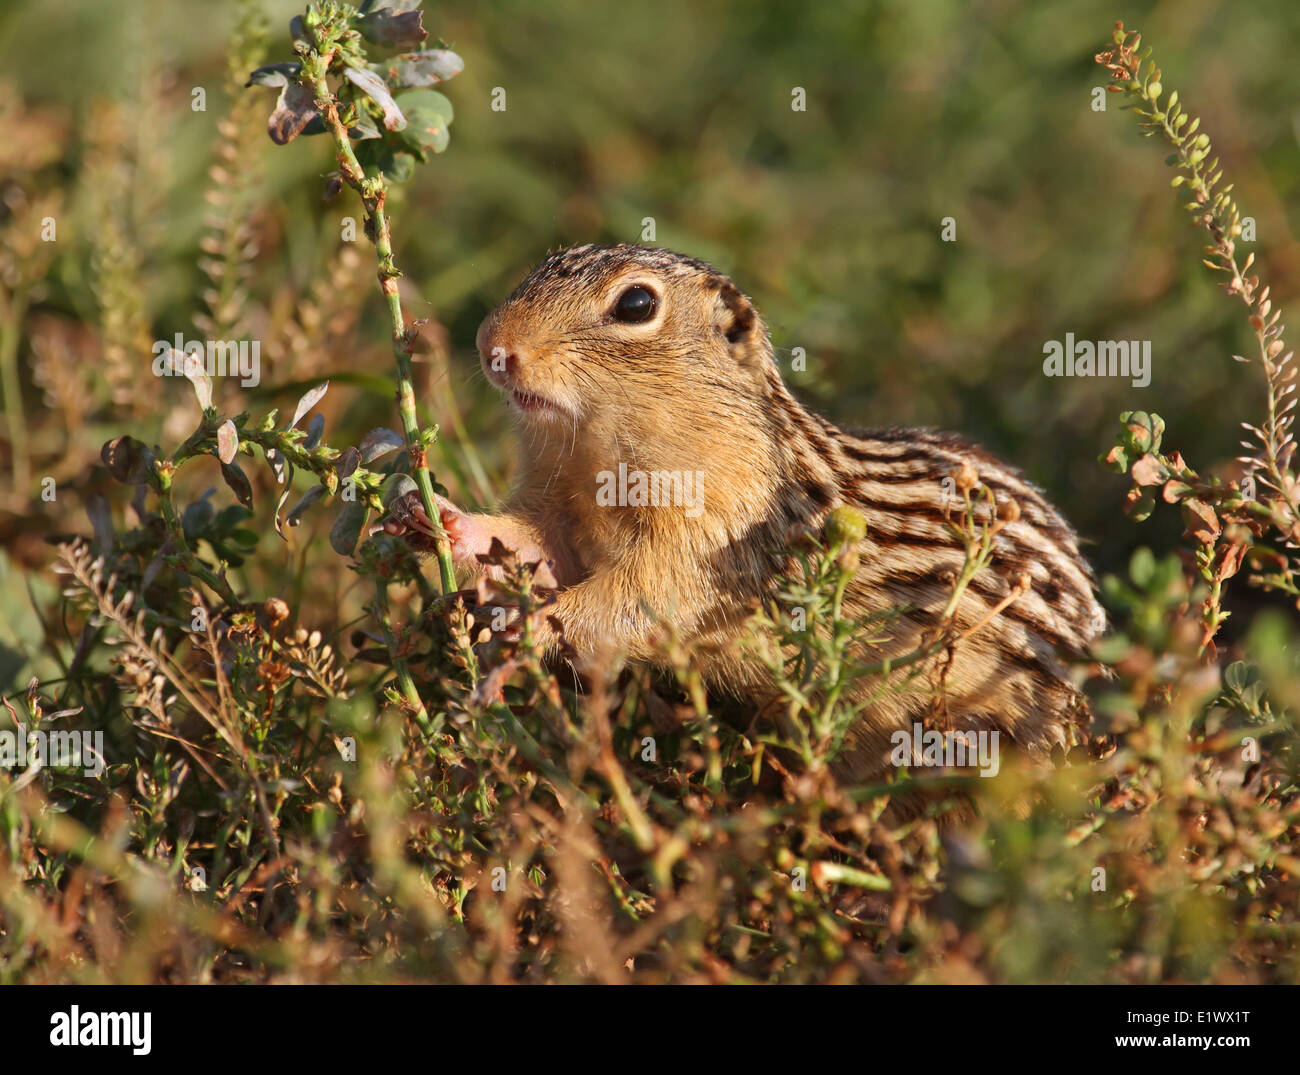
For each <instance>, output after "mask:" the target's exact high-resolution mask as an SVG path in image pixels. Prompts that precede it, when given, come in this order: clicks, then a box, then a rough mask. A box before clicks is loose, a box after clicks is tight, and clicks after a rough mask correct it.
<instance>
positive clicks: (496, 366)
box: [474, 316, 519, 386]
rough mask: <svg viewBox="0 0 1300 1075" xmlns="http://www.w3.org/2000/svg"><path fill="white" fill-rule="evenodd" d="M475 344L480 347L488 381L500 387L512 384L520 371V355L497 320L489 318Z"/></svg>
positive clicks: (481, 327)
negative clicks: (501, 329)
mask: <svg viewBox="0 0 1300 1075" xmlns="http://www.w3.org/2000/svg"><path fill="white" fill-rule="evenodd" d="M474 342H475V343H476V344H477V345H478V352H479V356H480V357H481V359H482V362H483V372H484V373H486V374H487V376H488V380H490V381H492V382H493V383H494V384H496V385H498V386H505V385H507V384H509V383H511V382H512V381H513V380H514V378H515V374H516V373H517V372H518V370H519V354H518V351H517V349H516V348H515V347H514V346H512V343H511V341H509V340H507V339H506V338H505V334H504V333H502V332H501V331H500V328H499V326H498V324H497V321H496V318H494V317H491V316H489V317H488V318H486V319H485V320H484V322H483V324H482V325H480V326H479V330H478V336H477V338H476V339H475V341H474Z"/></svg>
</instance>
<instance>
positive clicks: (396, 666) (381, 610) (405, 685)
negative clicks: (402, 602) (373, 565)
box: [375, 576, 435, 735]
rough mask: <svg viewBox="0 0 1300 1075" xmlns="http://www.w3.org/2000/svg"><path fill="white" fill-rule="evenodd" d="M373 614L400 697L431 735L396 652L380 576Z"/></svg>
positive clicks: (426, 717)
mask: <svg viewBox="0 0 1300 1075" xmlns="http://www.w3.org/2000/svg"><path fill="white" fill-rule="evenodd" d="M375 612H376V616H375V619H377V620H378V621H379V626H380V629H381V630H382V631H383V632H384V643H385V644H386V645H387V646H388V657H389V659H390V660H391V661H392V662H393V672H394V673H396V675H397V685H398V687H400V688H401V691H402V696H403V697H404V698H405V699H406V701H407V702H408V703H409V704H410V706H411V708H412V709H413V710H414V711H415V722H416V723H417V724H418V725H419V726H420V730H421V731H423V732H424V733H425V734H426V735H432V733H433V732H434V731H435V729H434V727H433V722H432V721H430V719H429V711H428V710H427V709H425V707H424V701H423V700H422V699H421V698H420V692H419V691H418V690H416V689H415V680H414V679H412V678H411V669H410V667H409V666H408V665H407V663H406V658H405V657H403V656H402V655H401V654H400V653H399V652H398V650H397V636H396V634H395V632H394V631H393V623H392V613H391V612H390V611H389V606H388V580H387V579H386V578H383V577H382V576H376V577H375Z"/></svg>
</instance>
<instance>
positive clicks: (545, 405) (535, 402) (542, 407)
mask: <svg viewBox="0 0 1300 1075" xmlns="http://www.w3.org/2000/svg"><path fill="white" fill-rule="evenodd" d="M510 402H511V403H513V404H514V405H515V406H516V407H517V408H519V410H520V411H522V412H523V413H524V414H548V413H549V414H555V415H564V414H566V413H567V412H566V411H565V409H564V408H563V407H561V406H560V405H559V404H558V403H556V402H555V401H554V400H550V399H547V398H546V397H545V396H539V395H538V394H537V393H536V392H525V391H524V390H523V389H521V388H512V389H511V390H510Z"/></svg>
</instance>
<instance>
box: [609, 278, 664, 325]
mask: <svg viewBox="0 0 1300 1075" xmlns="http://www.w3.org/2000/svg"><path fill="white" fill-rule="evenodd" d="M658 306H659V300H658V299H656V298H655V296H654V292H652V291H651V290H650V289H649V288H644V287H641V286H640V285H639V284H637V285H634V286H633V287H629V288H628V289H627V290H626V291H624V292H623V294H621V295H620V296H619V297H618V302H616V303H614V319H615V320H616V321H626V322H628V323H631V324H636V323H637V322H640V321H649V320H650V318H652V317H654V314H655V310H656V309H657V308H658Z"/></svg>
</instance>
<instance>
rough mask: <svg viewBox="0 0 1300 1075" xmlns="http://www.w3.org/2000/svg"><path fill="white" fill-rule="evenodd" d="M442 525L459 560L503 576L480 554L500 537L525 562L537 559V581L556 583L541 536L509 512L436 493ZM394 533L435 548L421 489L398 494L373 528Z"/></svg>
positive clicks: (420, 546) (422, 546) (425, 547)
mask: <svg viewBox="0 0 1300 1075" xmlns="http://www.w3.org/2000/svg"><path fill="white" fill-rule="evenodd" d="M434 495H435V497H436V499H437V502H438V514H439V518H440V519H441V522H442V528H443V529H444V530H445V531H446V532H447V538H448V540H449V541H450V543H451V558H452V561H453V562H454V563H456V564H460V565H462V566H467V567H473V568H474V569H475V570H476V571H480V572H483V573H485V574H487V575H488V576H489V577H499V576H500V573H501V572H500V568H497V567H487V568H486V569H485V568H484V566H483V564H482V562H481V561H480V559H479V558H480V557H483V556H487V555H488V554H489V553H490V552H491V549H492V542H493V540H499V541H500V542H501V544H502V545H504V546H505V547H506V548H507V549H510V550H511V551H513V552H514V553H515V554H516V555H517V556H518V557H519V559H520V560H521V561H522V562H524V563H536V564H537V565H538V567H537V573H536V575H535V576H534V580H535V582H536V583H537V584H538V585H540V586H543V587H546V588H548V589H553V588H554V587H555V586H556V579H555V573H554V572H553V571H552V570H551V567H550V566H549V561H550V559H551V558H550V556H548V555H547V553H546V551H545V550H544V549H543V548H542V547H541V545H540V543H539V542H538V541H537V539H536V538H535V537H534V536H533V535H532V534H530V533H529V532H528V531H527V530H525V529H524V528H523V527H521V526H520V525H519V524H518V523H517V522H515V521H513V520H512V519H511V518H510V517H508V516H498V515H470V514H468V513H467V512H463V511H461V510H460V508H458V507H456V505H455V504H453V503H452V502H451V501H450V500H448V499H446V498H445V497H441V496H437V494H434ZM380 531H382V532H384V533H386V534H390V535H392V536H393V537H404V538H406V540H407V542H408V543H409V544H410V545H411V546H412V547H413V548H415V549H416V550H417V551H419V552H433V551H434V547H435V546H434V536H435V532H434V527H433V523H432V522H431V521H430V519H429V514H428V512H426V511H425V510H424V504H423V503H422V502H421V500H420V494H419V492H418V491H417V490H411V491H410V492H408V493H405V494H403V495H402V496H400V497H397V498H396V499H395V500H393V502H392V503H391V504H389V506H388V515H387V517H385V518H384V519H383V520H381V521H380V522H379V523H378V524H377V525H376V526H374V527H373V528H372V529H371V533H372V534H374V533H379V532H380Z"/></svg>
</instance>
